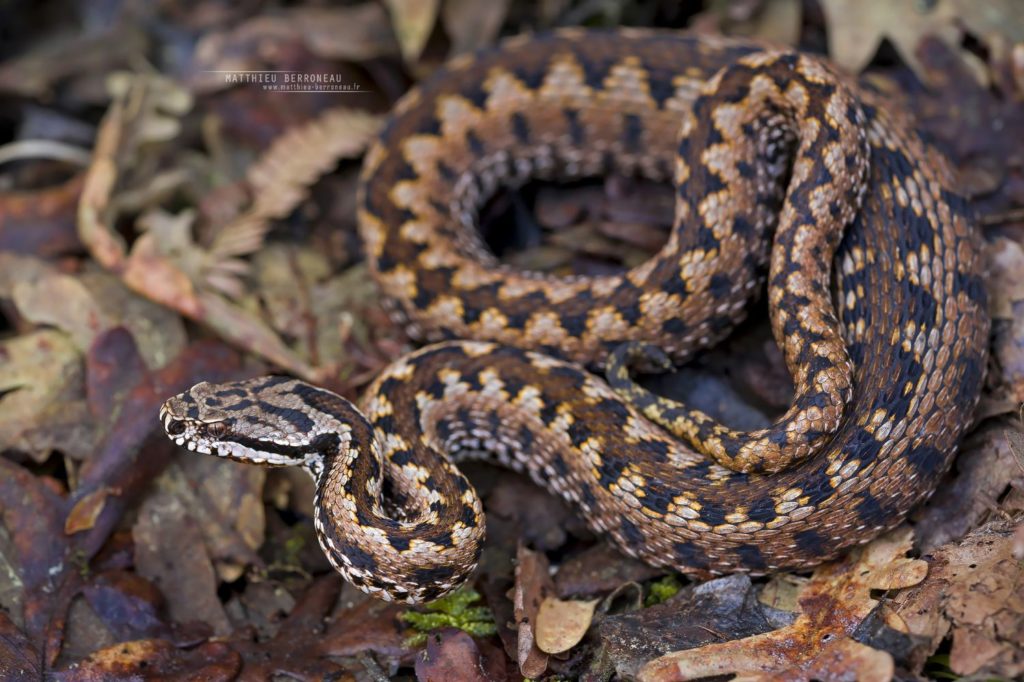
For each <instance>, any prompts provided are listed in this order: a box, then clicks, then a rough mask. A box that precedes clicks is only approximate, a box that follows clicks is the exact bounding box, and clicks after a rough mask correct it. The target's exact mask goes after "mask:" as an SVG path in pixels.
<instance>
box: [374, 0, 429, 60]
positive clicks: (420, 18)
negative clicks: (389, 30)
mask: <svg viewBox="0 0 1024 682" xmlns="http://www.w3.org/2000/svg"><path fill="white" fill-rule="evenodd" d="M384 6H385V7H387V8H388V12H389V13H390V14H391V25H392V26H393V27H394V29H395V37H397V38H398V44H399V45H400V46H401V48H402V57H404V58H405V61H406V62H408V63H409V64H413V63H415V62H416V60H417V59H419V56H420V54H421V53H422V52H423V48H424V47H426V45H427V39H428V38H430V34H431V32H432V31H433V30H434V24H435V23H436V22H437V13H438V10H439V9H440V7H441V0H384Z"/></svg>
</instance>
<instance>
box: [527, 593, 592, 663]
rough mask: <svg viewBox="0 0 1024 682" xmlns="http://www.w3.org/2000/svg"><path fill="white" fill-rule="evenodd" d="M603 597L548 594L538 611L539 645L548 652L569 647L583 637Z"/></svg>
mask: <svg viewBox="0 0 1024 682" xmlns="http://www.w3.org/2000/svg"><path fill="white" fill-rule="evenodd" d="M600 601H601V600H600V599H593V600H590V601H562V600H561V599H555V598H553V597H547V598H545V599H544V601H542V602H541V603H540V609H539V610H538V612H537V623H536V639H537V648H538V649H540V650H541V651H543V652H544V653H546V654H560V653H562V652H563V651H568V650H569V649H571V648H573V647H574V646H576V645H577V644H579V642H580V640H581V639H583V635H585V634H587V630H588V629H589V628H590V622H591V621H592V620H593V618H594V609H595V608H596V607H597V604H598V602H600Z"/></svg>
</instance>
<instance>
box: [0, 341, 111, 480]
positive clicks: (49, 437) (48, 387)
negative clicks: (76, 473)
mask: <svg viewBox="0 0 1024 682" xmlns="http://www.w3.org/2000/svg"><path fill="white" fill-rule="evenodd" d="M81 364H82V363H81V356H80V355H79V353H78V350H77V349H76V348H75V344H74V342H73V341H72V340H71V339H70V338H68V336H67V335H66V334H64V333H62V332H60V331H57V330H55V329H40V330H38V331H35V332H31V333H29V334H24V335H21V336H13V337H9V338H6V339H4V340H2V341H0V443H3V444H4V446H5V447H9V448H17V449H18V450H21V451H22V452H25V453H27V454H29V455H30V456H32V458H33V459H36V460H38V461H42V460H44V459H45V458H46V457H47V456H48V455H49V453H50V452H51V450H52V449H55V448H60V449H61V450H63V451H64V452H67V453H68V454H69V455H70V456H72V457H75V458H78V459H84V458H85V457H86V456H88V454H89V453H90V452H91V450H92V447H93V443H94V442H95V438H96V430H95V428H94V424H93V423H92V419H91V416H90V415H89V412H88V408H87V407H86V405H85V402H84V400H82V396H83V394H84V390H83V389H84V385H83V382H84V377H83V373H82V366H81Z"/></svg>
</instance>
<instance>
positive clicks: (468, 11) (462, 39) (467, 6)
mask: <svg viewBox="0 0 1024 682" xmlns="http://www.w3.org/2000/svg"><path fill="white" fill-rule="evenodd" d="M508 6H509V0H492V1H491V2H477V1H476V0H445V2H444V4H443V5H442V6H441V22H442V23H443V24H444V30H445V32H446V33H447V34H448V37H449V38H450V39H451V41H452V47H451V50H449V54H450V55H451V56H455V55H458V54H462V53H463V52H472V51H474V50H478V49H480V48H481V47H484V46H486V45H491V44H493V43H494V39H495V38H496V37H497V36H498V31H499V30H501V23H502V21H504V19H505V14H506V13H507V12H508Z"/></svg>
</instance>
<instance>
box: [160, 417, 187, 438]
mask: <svg viewBox="0 0 1024 682" xmlns="http://www.w3.org/2000/svg"><path fill="white" fill-rule="evenodd" d="M165 430H166V431H167V435H168V436H180V435H181V434H183V433H185V422H183V421H181V420H180V419H172V420H171V421H169V422H167V426H166V427H165Z"/></svg>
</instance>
